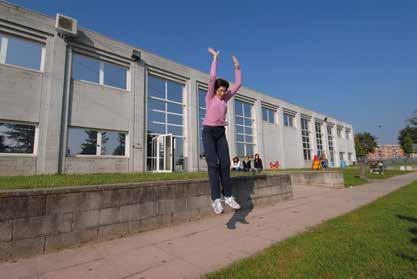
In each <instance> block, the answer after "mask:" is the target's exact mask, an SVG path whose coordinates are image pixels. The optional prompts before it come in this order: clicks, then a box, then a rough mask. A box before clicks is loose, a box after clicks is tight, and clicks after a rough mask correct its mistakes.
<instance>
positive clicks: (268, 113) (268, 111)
mask: <svg viewBox="0 0 417 279" xmlns="http://www.w3.org/2000/svg"><path fill="white" fill-rule="evenodd" d="M264 111H265V112H266V118H267V119H264ZM276 113H277V111H276V110H274V109H271V108H268V107H264V106H263V107H262V121H264V122H267V123H270V124H276V121H275V114H276ZM271 118H272V122H271Z"/></svg>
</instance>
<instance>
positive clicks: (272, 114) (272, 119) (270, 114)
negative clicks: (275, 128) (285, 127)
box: [268, 110, 275, 123]
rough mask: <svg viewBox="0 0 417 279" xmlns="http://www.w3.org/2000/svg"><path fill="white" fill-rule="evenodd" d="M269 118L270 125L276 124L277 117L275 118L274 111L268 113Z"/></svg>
mask: <svg viewBox="0 0 417 279" xmlns="http://www.w3.org/2000/svg"><path fill="white" fill-rule="evenodd" d="M268 114H269V115H268V118H269V123H275V117H274V112H273V111H272V110H269V111H268Z"/></svg>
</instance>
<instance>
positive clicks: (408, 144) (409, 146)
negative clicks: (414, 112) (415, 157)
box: [401, 135, 413, 157]
mask: <svg viewBox="0 0 417 279" xmlns="http://www.w3.org/2000/svg"><path fill="white" fill-rule="evenodd" d="M401 147H402V149H403V150H404V153H405V154H407V157H408V156H410V154H411V153H413V139H412V138H411V136H410V135H406V136H405V138H404V141H403V144H402V145H401Z"/></svg>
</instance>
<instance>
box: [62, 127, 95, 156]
mask: <svg viewBox="0 0 417 279" xmlns="http://www.w3.org/2000/svg"><path fill="white" fill-rule="evenodd" d="M77 154H82V155H96V154H97V132H96V131H93V130H88V129H83V128H69V129H68V150H67V156H75V155H77Z"/></svg>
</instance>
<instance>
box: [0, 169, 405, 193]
mask: <svg viewBox="0 0 417 279" xmlns="http://www.w3.org/2000/svg"><path fill="white" fill-rule="evenodd" d="M305 170H310V169H281V170H267V171H265V172H264V173H267V174H273V173H277V172H278V173H279V172H282V171H305ZM343 172H344V177H345V186H354V185H360V184H364V183H366V182H367V180H364V179H361V178H359V168H357V167H354V168H346V169H344V170H343ZM403 173H404V172H401V171H399V170H392V171H386V172H385V174H384V175H382V176H380V175H377V174H372V175H370V178H380V179H383V178H388V177H391V176H393V175H398V174H403ZM242 175H250V176H251V175H252V173H244V172H239V173H236V172H232V176H242ZM198 178H207V172H173V173H149V172H145V173H125V174H124V173H98V174H73V175H34V176H2V177H0V189H32V188H53V187H63V186H77V185H99V184H116V183H132V182H145V181H158V180H177V179H198Z"/></svg>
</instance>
